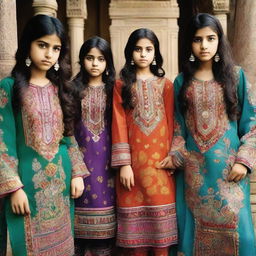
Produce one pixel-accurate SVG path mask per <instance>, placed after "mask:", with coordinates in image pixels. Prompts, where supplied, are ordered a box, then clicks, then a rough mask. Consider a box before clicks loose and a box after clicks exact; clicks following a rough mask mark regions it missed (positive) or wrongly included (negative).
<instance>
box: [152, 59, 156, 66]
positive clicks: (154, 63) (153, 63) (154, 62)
mask: <svg viewBox="0 0 256 256" xmlns="http://www.w3.org/2000/svg"><path fill="white" fill-rule="evenodd" d="M152 65H154V66H156V58H155V57H154V60H153V62H152Z"/></svg>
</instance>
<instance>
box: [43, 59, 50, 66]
mask: <svg viewBox="0 0 256 256" xmlns="http://www.w3.org/2000/svg"><path fill="white" fill-rule="evenodd" d="M42 63H43V64H45V65H52V63H51V62H50V61H48V60H43V61H42Z"/></svg>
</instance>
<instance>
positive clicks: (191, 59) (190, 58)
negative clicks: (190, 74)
mask: <svg viewBox="0 0 256 256" xmlns="http://www.w3.org/2000/svg"><path fill="white" fill-rule="evenodd" d="M195 60H196V58H195V56H194V54H193V53H191V55H190V57H189V61H191V62H194V61H195Z"/></svg>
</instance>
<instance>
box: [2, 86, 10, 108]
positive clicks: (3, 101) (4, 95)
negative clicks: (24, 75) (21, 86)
mask: <svg viewBox="0 0 256 256" xmlns="http://www.w3.org/2000/svg"><path fill="white" fill-rule="evenodd" d="M7 103H8V97H7V93H6V91H5V90H4V89H2V88H0V108H4V107H5V105H6V104H7Z"/></svg>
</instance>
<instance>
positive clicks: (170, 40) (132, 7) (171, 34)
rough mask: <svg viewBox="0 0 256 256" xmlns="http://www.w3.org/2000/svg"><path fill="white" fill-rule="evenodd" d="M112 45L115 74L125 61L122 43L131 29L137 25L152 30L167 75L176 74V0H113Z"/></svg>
mask: <svg viewBox="0 0 256 256" xmlns="http://www.w3.org/2000/svg"><path fill="white" fill-rule="evenodd" d="M109 13H110V19H111V20H112V23H111V26H110V38H111V48H112V51H113V55H114V62H115V68H116V71H117V74H118V73H119V71H120V69H121V68H122V66H123V65H124V63H125V58H124V47H125V45H126V43H127V40H128V37H129V35H130V33H131V32H132V31H134V30H135V29H138V28H143V27H144V28H149V29H151V30H153V31H154V32H155V33H156V35H157V37H158V39H159V42H160V50H161V53H162V55H163V59H164V65H163V68H164V69H165V71H166V77H168V78H169V79H171V80H173V79H174V78H175V76H176V75H177V74H178V25H177V18H178V17H179V8H178V5H177V2H176V0H166V1H148V0H137V1H135V0H131V1H128V0H122V1H120V0H112V1H111V3H110V8H109Z"/></svg>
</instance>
